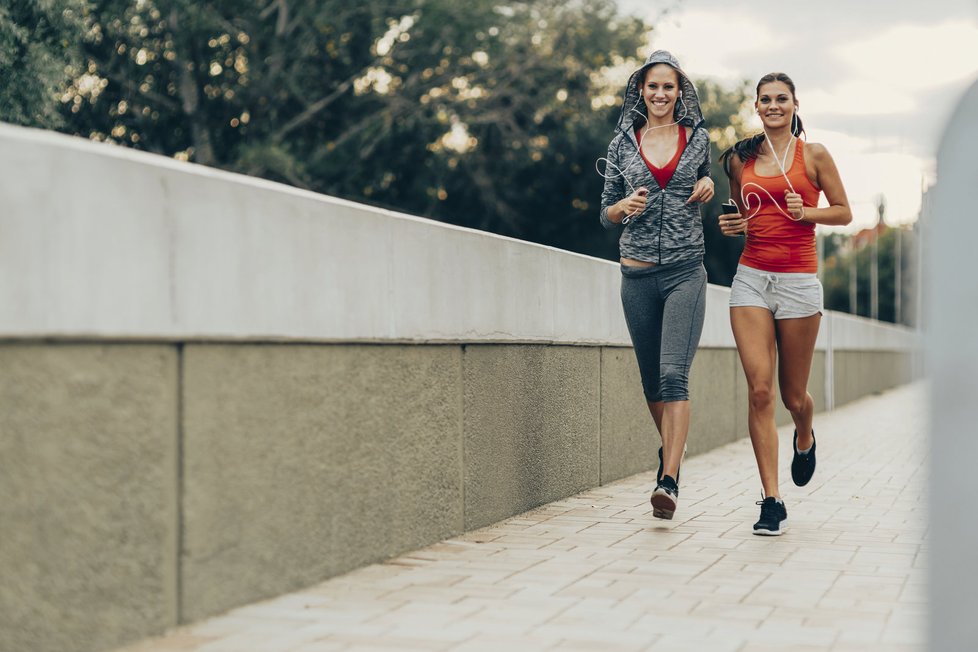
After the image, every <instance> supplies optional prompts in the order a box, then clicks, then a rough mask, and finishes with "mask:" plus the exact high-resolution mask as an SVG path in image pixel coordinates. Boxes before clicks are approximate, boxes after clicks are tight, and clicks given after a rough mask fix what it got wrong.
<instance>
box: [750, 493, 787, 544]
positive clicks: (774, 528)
mask: <svg viewBox="0 0 978 652" xmlns="http://www.w3.org/2000/svg"><path fill="white" fill-rule="evenodd" d="M756 504H758V505H760V506H761V518H759V519H758V520H757V523H754V534H760V535H762V536H768V537H777V536H781V533H783V532H785V531H787V529H788V510H787V509H785V506H784V502H782V501H779V500H778V499H777V498H775V497H774V496H768V497H767V498H765V499H764V500H759V501H757V503H756Z"/></svg>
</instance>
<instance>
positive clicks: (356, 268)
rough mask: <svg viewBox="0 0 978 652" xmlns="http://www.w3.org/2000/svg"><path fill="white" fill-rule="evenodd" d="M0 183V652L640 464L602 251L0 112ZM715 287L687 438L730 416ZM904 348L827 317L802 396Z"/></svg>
mask: <svg viewBox="0 0 978 652" xmlns="http://www.w3.org/2000/svg"><path fill="white" fill-rule="evenodd" d="M0 196H3V197H5V199H6V200H7V209H6V210H4V211H3V212H0V306H2V310H0V415H2V424H0V496H2V498H3V500H2V501H0V531H2V532H3V536H2V537H0V565H2V567H3V568H5V569H6V570H5V571H4V577H3V582H2V586H3V591H2V592H0V649H2V650H7V649H11V650H21V649H30V650H36V651H38V652H44V651H48V650H51V651H55V650H57V651H58V652H70V651H74V650H78V651H88V650H101V649H108V648H110V647H113V646H115V645H119V644H122V643H124V642H127V641H130V640H133V639H135V638H139V637H142V636H147V635H151V634H153V633H157V632H160V631H161V630H162V629H164V628H166V627H169V626H173V625H175V624H178V623H183V622H189V621H192V620H196V619H199V618H202V617H205V616H208V615H212V614H216V613H219V612H221V611H223V610H225V609H228V608H230V607H233V606H236V605H239V604H243V603H247V602H251V601H254V600H257V599H260V598H264V597H268V596H272V595H276V594H278V593H282V592H285V591H289V590H291V589H295V588H298V587H301V586H304V585H308V584H311V583H314V582H316V581H319V580H322V579H324V578H326V577H330V576H333V575H336V574H339V573H342V572H345V571H348V570H350V569H353V568H356V567H358V566H361V565H363V564H367V563H370V562H373V561H378V560H382V559H385V558H388V557H390V556H392V555H396V554H398V553H400V552H403V551H406V550H411V549H415V548H418V547H421V546H423V545H425V544H428V543H431V542H434V541H438V540H440V539H443V538H445V537H448V536H451V535H453V534H457V533H460V532H462V531H465V530H468V529H472V528H477V527H481V526H483V525H487V524H489V523H492V522H495V521H497V520H499V519H502V518H505V517H507V516H510V515H512V514H516V513H520V512H522V511H524V510H527V509H530V508H532V507H534V506H537V505H540V504H543V503H546V502H549V501H552V500H556V499H559V498H562V497H564V496H567V495H570V494H573V493H575V492H578V491H581V490H584V489H587V488H589V487H593V486H596V485H598V484H601V483H606V482H610V481H612V480H615V479H618V478H621V477H625V476H628V475H631V474H633V473H637V472H640V471H645V470H647V469H650V468H653V467H654V465H655V464H656V459H655V450H656V448H657V446H658V443H657V437H656V436H655V435H654V427H653V425H652V423H651V420H650V418H649V416H648V413H647V410H646V408H645V405H644V399H643V397H642V392H641V385H640V382H639V377H638V369H637V366H636V364H635V361H634V356H633V353H632V351H631V349H630V348H629V346H628V335H627V330H626V329H625V326H624V321H623V319H622V316H621V308H620V305H619V299H618V279H619V272H618V270H617V266H616V265H614V264H612V263H609V262H607V261H599V260H595V259H591V258H587V257H584V256H578V255H575V254H569V253H567V252H561V251H558V250H554V249H550V248H547V247H540V246H538V245H533V244H529V243H524V242H519V241H515V240H511V239H506V238H500V237H497V236H492V235H488V234H484V233H478V232H474V231H469V230H465V229H458V228H454V227H450V226H445V225H443V224H439V223H435V222H431V221H429V220H423V219H419V218H413V217H409V216H403V215H398V214H395V213H391V212H387V211H380V210H377V209H372V208H368V207H364V206H359V205H355V204H351V203H349V202H343V201H340V200H335V199H332V198H328V197H321V196H317V195H312V194H310V193H305V192H301V191H296V190H294V189H291V188H285V187H282V186H279V185H276V184H270V183H266V182H262V181H258V180H254V179H247V178H242V177H238V176H235V175H230V174H226V173H222V172H218V171H215V170H209V169H206V168H200V167H198V166H193V165H188V164H180V163H176V162H173V161H169V160H165V159H160V158H158V157H153V156H149V155H145V154H140V153H138V152H132V151H128V150H121V149H118V148H113V147H108V146H98V145H93V144H91V143H87V142H84V141H78V140H75V139H69V138H65V137H62V136H58V135H54V134H47V133H38V132H34V131H30V130H25V129H18V128H12V127H7V126H3V125H0ZM364 260H370V261H371V262H370V264H369V265H368V264H363V263H362V262H361V261H364ZM727 293H728V291H727V290H726V289H725V288H718V287H712V286H711V287H710V288H709V291H708V299H707V323H706V326H705V329H704V334H703V339H702V345H701V349H700V351H699V353H698V354H697V357H696V359H695V361H694V364H693V369H692V372H691V394H692V399H693V404H694V409H693V417H692V424H691V433H690V442H689V451H690V453H691V454H695V453H699V452H703V451H706V450H709V449H711V448H713V447H715V446H718V445H721V444H724V443H727V442H729V441H733V440H735V439H738V438H740V437H744V436H746V434H747V432H746V417H747V409H746V396H747V390H746V383H745V381H744V377H743V373H742V371H741V369H740V364H739V359H738V357H737V353H736V351H735V349H734V348H733V338H732V336H731V334H730V329H729V324H728V321H727V309H726V301H727V297H728V294H727ZM915 341H916V335H915V334H914V333H912V332H909V331H907V330H906V329H900V328H895V327H886V326H883V325H880V324H876V323H873V322H870V321H868V320H864V319H859V318H852V317H849V316H845V315H836V314H832V313H828V314H827V315H826V318H825V320H824V322H823V328H822V332H821V334H820V336H819V341H818V345H817V351H816V357H815V361H814V365H813V372H812V377H811V382H810V387H809V389H810V391H811V393H812V395H813V396H814V398H815V401H816V407H817V408H818V409H820V410H821V409H827V408H830V407H831V406H832V405H834V404H840V403H842V402H845V401H849V400H853V399H854V398H858V397H859V396H862V395H865V394H866V393H870V392H874V391H879V390H880V389H884V388H885V387H889V386H894V385H897V384H900V383H902V382H905V381H906V380H909V378H910V376H911V375H912V374H913V373H915V369H916V367H915V366H914V363H913V362H912V361H913V360H914V357H913V348H914V344H915ZM778 419H779V421H780V422H781V423H787V422H788V421H789V419H788V416H787V412H786V411H785V410H784V409H783V408H779V411H778Z"/></svg>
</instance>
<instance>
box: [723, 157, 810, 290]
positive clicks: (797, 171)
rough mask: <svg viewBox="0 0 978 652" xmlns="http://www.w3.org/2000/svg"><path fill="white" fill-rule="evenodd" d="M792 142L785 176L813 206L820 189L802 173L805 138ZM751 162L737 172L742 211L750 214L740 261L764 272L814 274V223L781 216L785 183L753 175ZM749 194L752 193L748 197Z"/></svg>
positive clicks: (806, 204)
mask: <svg viewBox="0 0 978 652" xmlns="http://www.w3.org/2000/svg"><path fill="white" fill-rule="evenodd" d="M796 142H797V144H796V145H795V155H794V157H793V158H792V159H791V165H789V166H788V168H787V175H788V178H789V179H790V180H791V185H792V186H794V188H795V192H797V193H799V194H800V195H801V198H802V200H803V201H804V203H805V206H808V207H812V208H814V207H815V206H818V196H819V193H820V192H821V191H820V190H819V189H818V188H816V187H815V184H813V183H812V182H811V180H810V179H809V178H808V174H807V173H806V172H805V141H803V140H801V139H800V138H799V139H798V140H797V141H796ZM763 147H767V145H766V144H765V145H763ZM754 162H755V160H754V159H751V160H750V161H747V163H745V164H744V169H743V172H742V173H741V175H740V188H741V196H742V198H743V199H744V201H745V204H746V209H747V210H746V214H747V215H748V216H751V215H753V217H751V218H750V219H749V220H748V221H747V241H746V243H745V244H744V252H743V254H741V256H740V263H741V264H742V265H746V266H747V267H753V268H754V269H760V270H763V271H766V272H781V273H790V272H807V273H812V274H815V273H817V272H818V252H817V251H816V249H815V225H814V224H812V223H811V222H795V221H793V220H790V219H788V218H787V217H785V213H787V212H788V208H787V205H786V204H785V201H784V191H785V190H789V187H788V183H787V182H786V181H785V180H784V177H783V176H781V175H780V174H778V175H776V176H771V177H766V176H761V175H759V174H757V172H755V171H754ZM753 184H756V185H753ZM758 186H760V188H758ZM761 188H763V190H761ZM765 191H766V192H765ZM752 194H753V195H756V196H749V195H752ZM758 203H759V204H760V205H759V206H758ZM782 211H784V213H782Z"/></svg>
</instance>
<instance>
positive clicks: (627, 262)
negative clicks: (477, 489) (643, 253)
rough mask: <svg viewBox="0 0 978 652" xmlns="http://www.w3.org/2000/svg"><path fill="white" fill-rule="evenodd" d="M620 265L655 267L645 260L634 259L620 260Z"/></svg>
mask: <svg viewBox="0 0 978 652" xmlns="http://www.w3.org/2000/svg"><path fill="white" fill-rule="evenodd" d="M621 264H622V265H627V266H628V267H655V263H650V262H649V261H647V260H635V259H634V258H622V259H621Z"/></svg>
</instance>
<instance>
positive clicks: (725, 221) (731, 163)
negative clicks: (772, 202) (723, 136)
mask: <svg viewBox="0 0 978 652" xmlns="http://www.w3.org/2000/svg"><path fill="white" fill-rule="evenodd" d="M743 169H744V163H743V161H741V160H740V157H739V156H737V155H736V154H734V153H731V154H730V156H729V157H728V158H727V168H726V172H727V178H728V179H729V180H730V199H732V200H733V202H734V203H735V204H737V209H738V212H736V213H729V214H722V213H721V214H720V218H719V219H720V232H721V233H723V235H731V236H734V235H742V234H744V233H747V220H745V219H744V210H745V206H744V204H743V203H742V202H741V199H740V173H741V172H742V171H743Z"/></svg>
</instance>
